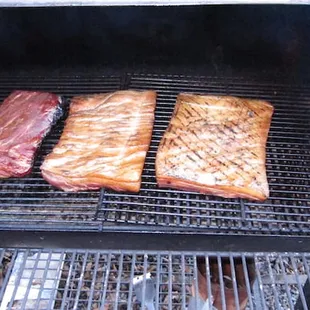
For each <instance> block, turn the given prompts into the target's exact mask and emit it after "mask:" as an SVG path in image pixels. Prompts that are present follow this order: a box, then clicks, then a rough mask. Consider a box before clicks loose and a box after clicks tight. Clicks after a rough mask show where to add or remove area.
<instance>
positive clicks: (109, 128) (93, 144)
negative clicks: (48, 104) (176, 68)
mask: <svg viewBox="0 0 310 310" xmlns="http://www.w3.org/2000/svg"><path fill="white" fill-rule="evenodd" d="M155 106H156V92H154V91H131V90H126V91H117V92H114V93H104V94H94V95H86V96H80V97H74V98H73V99H72V101H71V105H70V111H69V117H68V119H67V120H66V124H65V128H64V131H63V133H62V135H61V137H60V140H59V142H58V144H57V145H56V146H55V147H54V149H53V151H52V153H51V154H49V155H47V156H46V158H45V160H44V162H43V164H42V166H41V171H42V175H43V177H44V179H45V180H46V181H47V182H49V183H50V184H52V185H54V186H55V187H58V188H60V189H62V190H64V191H81V190H95V189H99V188H102V187H104V188H111V189H114V190H116V191H130V192H138V191H139V190H140V186H141V175H142V170H143V166H144V162H145V157H146V153H147V151H148V149H149V145H150V141H151V136H152V130H153V123H154V110H155Z"/></svg>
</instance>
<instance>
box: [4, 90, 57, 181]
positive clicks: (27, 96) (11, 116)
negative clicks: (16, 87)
mask: <svg viewBox="0 0 310 310" xmlns="http://www.w3.org/2000/svg"><path fill="white" fill-rule="evenodd" d="M59 104H60V98H59V97H58V96H57V95H54V94H50V93H44V92H35V91H14V92H13V93H11V94H10V95H9V97H7V98H6V99H5V100H4V101H3V103H2V104H1V105H0V178H10V177H23V176H25V175H26V174H28V173H29V172H30V171H31V168H32V165H33V161H34V157H35V153H36V150H37V149H38V147H39V146H40V144H41V142H42V140H43V138H44V137H45V135H46V134H47V133H48V132H49V130H50V129H51V127H52V125H53V122H54V121H55V115H56V114H57V111H58V108H59Z"/></svg>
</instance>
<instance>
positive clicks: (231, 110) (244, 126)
mask: <svg viewBox="0 0 310 310" xmlns="http://www.w3.org/2000/svg"><path fill="white" fill-rule="evenodd" d="M271 114H272V107H271V106H270V105H269V104H268V103H265V102H262V101H254V100H253V101H251V100H246V99H239V98H234V97H214V96H195V95H188V94H181V95H179V97H178V100H177V104H176V107H175V110H174V113H173V117H172V119H171V121H170V124H169V126H168V129H167V131H166V133H165V135H164V137H163V141H162V143H161V146H160V148H159V150H160V151H159V153H160V152H161V151H162V154H160V155H159V156H160V158H159V159H158V168H159V170H160V169H163V171H164V172H163V173H164V174H166V176H170V177H176V178H179V179H182V180H183V181H184V180H185V181H186V182H196V183H199V184H200V185H202V186H233V187H245V188H250V190H252V189H254V190H256V191H258V192H260V195H264V196H268V185H267V181H266V176H265V173H264V171H265V165H264V162H265V143H266V137H267V134H268V129H269V124H270V116H271ZM163 153H165V155H163ZM161 158H164V159H165V160H164V162H165V164H164V165H163V167H161V160H162V159H161ZM159 174H161V172H159Z"/></svg>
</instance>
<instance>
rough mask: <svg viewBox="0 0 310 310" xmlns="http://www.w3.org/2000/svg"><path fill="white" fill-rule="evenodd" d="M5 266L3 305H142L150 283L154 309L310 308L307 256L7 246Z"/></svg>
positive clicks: (0, 277) (0, 258)
mask: <svg viewBox="0 0 310 310" xmlns="http://www.w3.org/2000/svg"><path fill="white" fill-rule="evenodd" d="M0 264H1V265H0V267H1V268H0V309H1V310H4V309H5V310H6V309H15V310H16V309H27V310H30V309H36V310H37V309H39V310H42V309H68V310H69V309H104V310H105V309H144V307H143V306H145V305H146V304H147V301H146V299H145V298H144V297H145V296H147V290H148V289H147V285H148V284H146V283H151V285H152V286H153V287H154V298H153V300H152V299H151V302H152V303H153V305H154V307H155V309H200V310H201V309H202V306H203V305H204V306H205V308H203V309H308V307H309V306H310V299H309V277H310V253H304V254H296V253H277V254H275V253H228V252H226V253H225V252H220V253H219V252H216V253H213V252H194V253H187V252H147V251H122V250H117V251H108V250H101V251H93V250H65V249H64V250H62V249H53V250H48V249H45V250H42V249H27V250H25V249H16V248H15V249H14V248H12V249H10V248H4V249H1V250H0ZM137 277H139V279H140V284H141V286H140V287H139V289H140V292H142V293H141V294H140V295H141V296H142V298H140V299H137V294H138V293H137V292H138V288H137V286H136V284H134V281H133V280H134V279H137ZM149 281H151V282H149ZM201 305H202V306H201ZM212 307H213V308H212Z"/></svg>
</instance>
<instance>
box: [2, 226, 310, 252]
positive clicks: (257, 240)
mask: <svg viewBox="0 0 310 310" xmlns="http://www.w3.org/2000/svg"><path fill="white" fill-rule="evenodd" d="M0 247H3V248H11V247H14V248H67V249H72V248H75V249H98V250H99V249H105V250H120V249H122V250H144V251H147V250H148V251H212V252H217V251H218V252H223V251H225V252H244V251H246V252H310V241H309V239H308V238H303V237H280V236H276V237H268V238H266V237H262V236H257V237H254V238H253V236H240V235H238V236H226V235H221V236H219V235H209V236H202V235H195V234H192V235H184V234H165V235H163V234H158V233H153V234H151V233H146V232H143V233H142V232H140V233H97V232H65V233H64V232H34V231H27V232H21V231H0Z"/></svg>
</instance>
